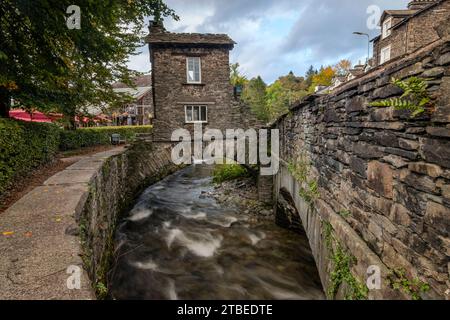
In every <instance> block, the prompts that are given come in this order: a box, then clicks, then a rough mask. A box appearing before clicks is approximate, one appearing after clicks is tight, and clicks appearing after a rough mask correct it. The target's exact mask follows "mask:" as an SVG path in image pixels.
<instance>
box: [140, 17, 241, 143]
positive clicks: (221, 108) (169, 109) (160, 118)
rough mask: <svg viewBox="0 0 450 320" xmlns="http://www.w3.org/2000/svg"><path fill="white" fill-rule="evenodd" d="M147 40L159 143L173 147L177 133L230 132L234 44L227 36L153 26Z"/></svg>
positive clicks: (155, 24)
mask: <svg viewBox="0 0 450 320" xmlns="http://www.w3.org/2000/svg"><path fill="white" fill-rule="evenodd" d="M149 30H150V34H149V35H148V36H147V38H146V42H147V43H148V44H149V49H150V61H151V64H152V88H153V91H152V92H153V102H154V132H153V134H154V141H156V142H170V141H171V137H172V132H173V131H174V130H176V129H187V130H189V131H190V132H192V131H193V129H194V124H195V123H202V124H203V128H204V129H205V130H206V129H207V128H213V129H219V130H222V131H223V130H225V129H228V128H233V127H235V126H236V125H237V123H235V122H234V119H235V118H234V117H233V107H232V104H233V99H234V96H233V87H232V85H231V84H230V65H229V63H230V61H229V60H230V59H229V53H230V50H232V49H233V47H234V45H235V42H234V41H233V40H232V39H231V38H230V37H228V35H226V34H198V33H192V34H191V33H172V32H168V31H166V29H165V28H164V25H163V23H162V21H158V22H152V23H151V25H150V28H149Z"/></svg>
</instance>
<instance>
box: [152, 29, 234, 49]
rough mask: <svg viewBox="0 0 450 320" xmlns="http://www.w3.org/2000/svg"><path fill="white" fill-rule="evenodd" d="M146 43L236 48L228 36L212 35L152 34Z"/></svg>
mask: <svg viewBox="0 0 450 320" xmlns="http://www.w3.org/2000/svg"><path fill="white" fill-rule="evenodd" d="M145 41H146V42H147V43H149V44H153V45H155V44H156V45H157V44H190V45H192V44H194V45H195V44H196V45H226V46H234V45H235V44H236V42H234V41H233V40H232V39H231V38H230V37H229V36H228V35H226V34H212V33H172V32H158V33H150V34H149V35H148V36H147V37H146V38H145Z"/></svg>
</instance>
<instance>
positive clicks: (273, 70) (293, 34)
mask: <svg viewBox="0 0 450 320" xmlns="http://www.w3.org/2000/svg"><path fill="white" fill-rule="evenodd" d="M166 3H167V4H168V5H169V7H171V8H173V9H174V10H175V12H176V13H177V14H178V15H179V16H180V18H181V20H180V21H179V22H175V21H172V20H171V19H167V21H165V25H166V28H167V29H168V30H169V31H173V32H209V33H227V34H229V35H230V36H231V37H232V38H233V39H234V40H235V41H236V42H237V43H238V44H237V45H236V46H235V49H234V50H233V51H232V53H231V61H232V62H239V63H240V64H241V66H242V69H243V71H244V72H245V73H246V74H247V76H249V77H255V76H257V75H261V76H262V77H263V78H264V80H265V81H266V82H269V83H270V82H272V81H274V80H276V79H277V78H278V77H279V76H281V75H285V74H287V73H288V72H289V71H291V70H292V71H294V72H295V73H296V74H299V75H302V74H304V73H305V71H306V70H307V69H308V68H309V66H310V65H311V64H312V65H314V66H316V67H320V66H321V65H327V64H333V63H335V62H337V61H339V60H340V59H342V58H349V59H351V60H352V61H353V62H355V63H356V62H358V60H364V57H365V56H366V55H367V53H366V52H367V45H366V42H365V39H364V38H360V37H356V36H354V35H353V34H352V32H353V31H367V26H366V22H367V19H368V14H367V12H366V11H367V7H368V6H370V5H378V6H380V7H381V8H382V9H383V10H384V9H388V8H389V9H393V8H398V9H400V8H405V7H406V5H407V3H408V0H358V1H355V0H246V1H242V0H189V1H185V0H166ZM377 32H379V31H377V30H373V31H371V33H372V34H373V35H375V34H376V33H377ZM362 57H363V58H362ZM130 66H132V67H133V68H134V69H137V70H139V71H148V69H149V68H150V62H149V59H148V49H147V48H145V49H144V53H143V54H142V55H141V56H137V57H132V58H131V61H130Z"/></svg>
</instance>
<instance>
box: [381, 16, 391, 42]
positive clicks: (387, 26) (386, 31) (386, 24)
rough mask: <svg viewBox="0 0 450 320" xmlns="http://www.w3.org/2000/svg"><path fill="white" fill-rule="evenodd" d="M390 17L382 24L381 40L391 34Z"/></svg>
mask: <svg viewBox="0 0 450 320" xmlns="http://www.w3.org/2000/svg"><path fill="white" fill-rule="evenodd" d="M391 28H392V17H391V18H388V19H386V20H384V22H383V39H385V38H387V37H389V36H390V35H391V33H392V30H391Z"/></svg>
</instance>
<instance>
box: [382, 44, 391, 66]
mask: <svg viewBox="0 0 450 320" xmlns="http://www.w3.org/2000/svg"><path fill="white" fill-rule="evenodd" d="M389 60H391V46H387V47H384V48H383V49H381V52H380V64H383V63H385V62H388V61H389Z"/></svg>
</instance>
